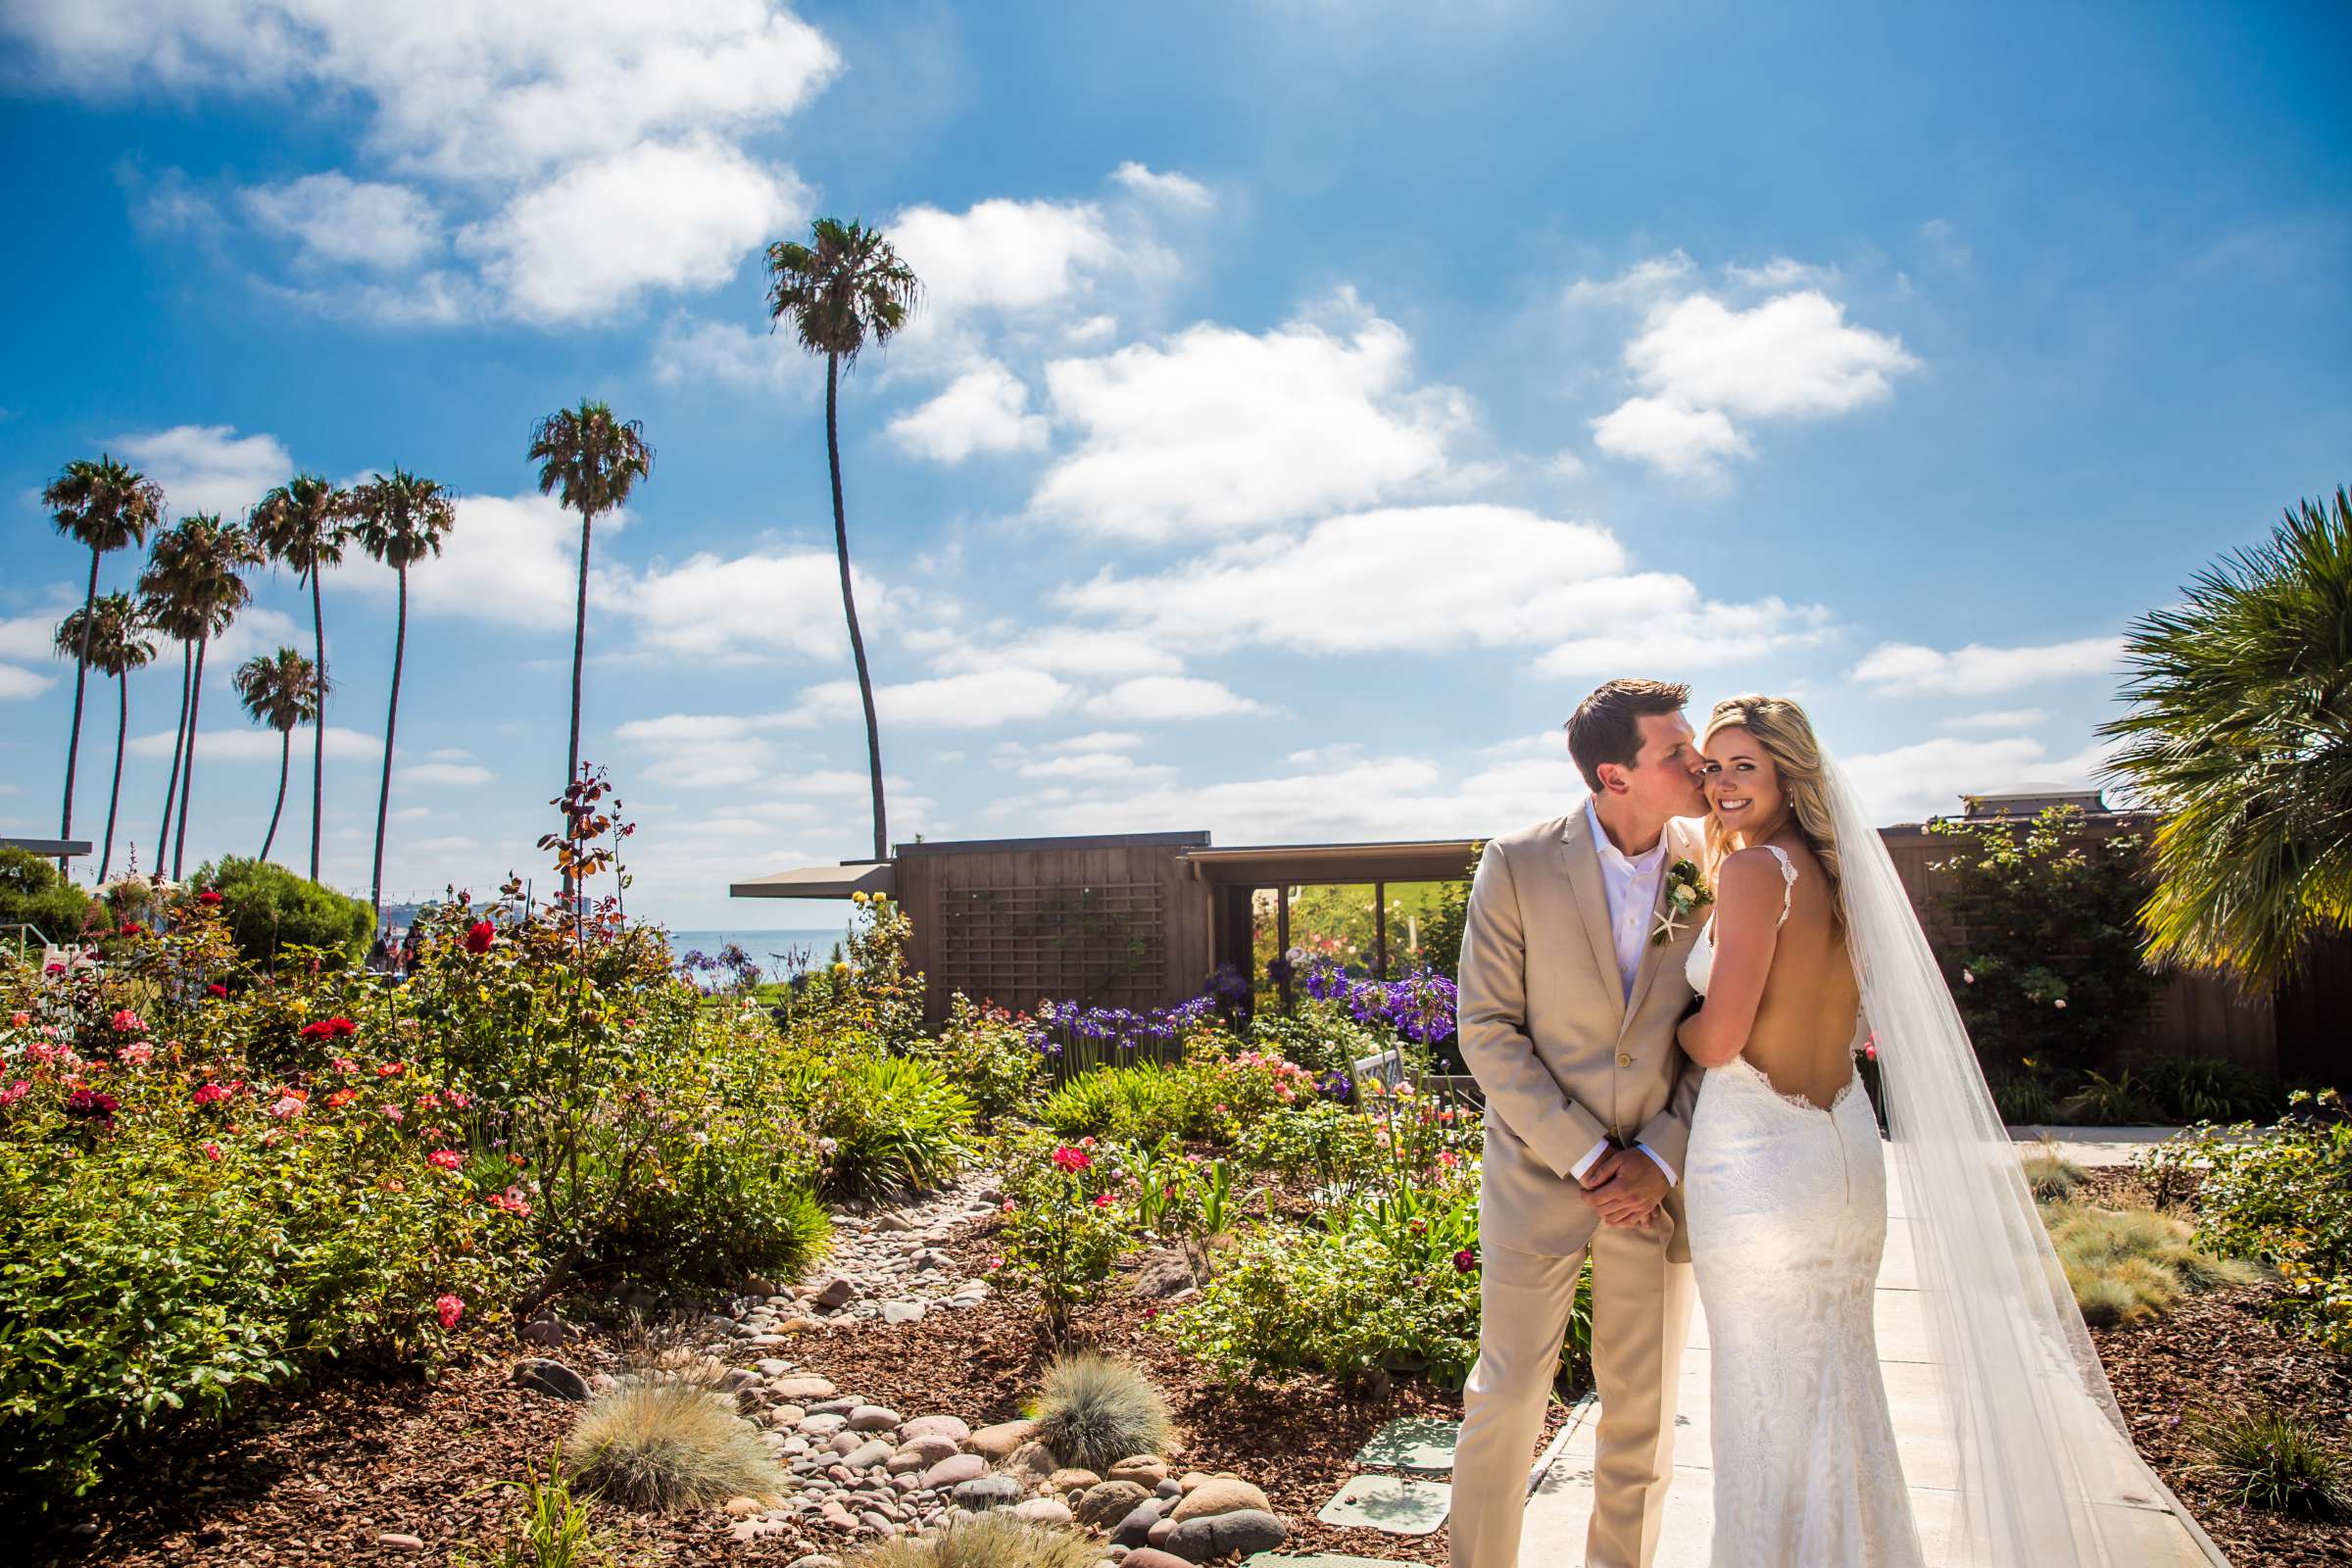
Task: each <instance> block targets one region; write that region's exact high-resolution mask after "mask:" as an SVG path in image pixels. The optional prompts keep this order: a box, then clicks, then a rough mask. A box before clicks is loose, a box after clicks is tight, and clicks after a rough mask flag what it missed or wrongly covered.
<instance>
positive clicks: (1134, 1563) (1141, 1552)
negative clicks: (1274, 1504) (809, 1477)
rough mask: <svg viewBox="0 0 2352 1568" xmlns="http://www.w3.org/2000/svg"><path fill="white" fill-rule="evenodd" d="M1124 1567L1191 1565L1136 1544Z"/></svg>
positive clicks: (1154, 1567)
mask: <svg viewBox="0 0 2352 1568" xmlns="http://www.w3.org/2000/svg"><path fill="white" fill-rule="evenodd" d="M796 1568H797V1565H796ZM1126 1568H1193V1565H1192V1564H1191V1563H1189V1562H1187V1561H1185V1560H1184V1559H1183V1558H1182V1557H1179V1556H1177V1555H1175V1554H1174V1553H1173V1552H1166V1551H1161V1550H1160V1549H1159V1548H1158V1547H1157V1546H1138V1547H1136V1548H1135V1550H1133V1551H1131V1552H1129V1553H1128V1554H1127V1557H1126Z"/></svg>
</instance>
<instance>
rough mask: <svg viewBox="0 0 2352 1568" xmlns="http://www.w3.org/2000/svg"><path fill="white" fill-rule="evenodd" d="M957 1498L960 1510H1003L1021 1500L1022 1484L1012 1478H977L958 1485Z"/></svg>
mask: <svg viewBox="0 0 2352 1568" xmlns="http://www.w3.org/2000/svg"><path fill="white" fill-rule="evenodd" d="M955 1497H956V1506H957V1507H959V1508H971V1509H975V1510H977V1509H985V1508H1001V1507H1003V1506H1005V1504H1006V1503H1012V1502H1018V1501H1020V1500H1021V1484H1020V1483H1019V1482H1018V1481H1015V1480H1014V1479H1013V1478H1012V1477H1010V1476H975V1477H973V1478H972V1479H971V1480H969V1481H963V1482H958V1483H957V1484H956V1492H955Z"/></svg>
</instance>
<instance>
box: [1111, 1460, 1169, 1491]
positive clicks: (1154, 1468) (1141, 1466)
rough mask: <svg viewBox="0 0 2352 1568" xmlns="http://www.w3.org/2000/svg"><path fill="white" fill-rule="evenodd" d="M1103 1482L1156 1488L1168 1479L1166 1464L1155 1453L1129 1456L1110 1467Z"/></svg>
mask: <svg viewBox="0 0 2352 1568" xmlns="http://www.w3.org/2000/svg"><path fill="white" fill-rule="evenodd" d="M1103 1479H1104V1480H1105V1481H1132V1482H1134V1483H1135V1484H1136V1485H1137V1486H1139V1487H1153V1488H1156V1487H1157V1486H1158V1485H1159V1484H1160V1483H1161V1482H1162V1481H1165V1480H1167V1479H1168V1462H1167V1461H1166V1460H1165V1459H1162V1458H1161V1457H1160V1456H1159V1455H1158V1454H1156V1453H1138V1454H1131V1455H1129V1456H1128V1457H1127V1458H1124V1459H1121V1460H1120V1461H1119V1462H1118V1463H1117V1464H1114V1465H1112V1466H1111V1467H1110V1474H1108V1475H1107V1476H1104V1477H1103Z"/></svg>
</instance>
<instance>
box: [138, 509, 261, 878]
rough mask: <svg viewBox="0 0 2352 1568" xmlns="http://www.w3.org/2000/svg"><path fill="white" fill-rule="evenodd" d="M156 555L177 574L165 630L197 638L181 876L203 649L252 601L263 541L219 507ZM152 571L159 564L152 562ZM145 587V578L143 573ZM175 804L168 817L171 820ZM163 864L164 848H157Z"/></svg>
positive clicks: (160, 544) (186, 746)
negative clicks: (250, 574) (252, 575)
mask: <svg viewBox="0 0 2352 1568" xmlns="http://www.w3.org/2000/svg"><path fill="white" fill-rule="evenodd" d="M155 554H156V560H157V563H158V564H163V565H164V566H165V569H166V570H167V571H168V572H169V574H170V577H171V579H172V581H171V586H170V587H169V588H168V589H165V590H164V592H165V594H166V595H167V596H168V597H170V598H171V599H172V600H173V601H175V602H174V603H173V605H172V618H171V620H170V621H169V622H165V623H164V624H165V629H166V630H168V631H172V633H173V634H174V635H176V636H178V637H179V638H180V639H181V641H182V642H183V643H184V642H187V641H189V640H191V639H192V640H193V641H194V643H195V662H194V663H193V665H192V667H191V668H190V670H189V674H188V682H187V687H186V691H187V698H186V704H185V707H186V714H187V716H186V719H185V721H184V723H183V725H182V729H181V733H182V736H183V741H182V744H181V745H180V747H179V754H178V755H179V780H178V783H179V821H178V825H177V827H176V828H173V829H172V880H173V881H175V882H176V881H177V880H179V874H180V868H181V866H182V865H183V864H184V863H185V859H186V855H187V848H188V803H189V801H190V800H191V799H192V798H193V797H194V795H195V793H196V726H197V721H198V719H199V718H200V716H201V714H202V712H203V709H204V653H205V649H206V648H207V647H208V646H209V645H210V644H211V642H212V640H213V639H214V638H215V637H218V636H220V635H221V633H222V632H224V631H226V630H228V628H229V627H230V626H231V625H232V624H234V623H235V621H236V618H237V613H238V612H239V611H241V610H243V609H244V608H245V607H246V606H247V605H249V604H251V603H252V602H253V590H252V589H251V588H248V587H247V586H245V578H244V573H245V572H246V570H248V569H249V568H251V567H254V566H258V565H260V564H262V549H261V546H260V545H258V544H256V543H254V539H253V535H252V534H251V533H250V532H248V531H247V530H246V529H245V528H244V526H243V525H241V524H238V523H223V522H222V521H221V514H219V513H218V512H200V513H197V514H195V515H192V516H186V517H182V518H180V519H179V523H178V525H177V526H176V527H174V528H173V529H172V532H171V533H169V534H167V535H165V536H164V537H163V538H161V539H158V540H157V541H156V551H155ZM149 569H150V570H153V569H154V567H153V566H150V568H149ZM142 586H144V579H143V578H142ZM170 814H171V813H170V809H169V807H168V806H167V809H166V812H165V815H166V822H167V826H169V825H170ZM156 861H157V865H158V867H159V868H160V867H161V865H162V861H163V847H162V846H161V845H160V844H159V845H158V846H157V847H156Z"/></svg>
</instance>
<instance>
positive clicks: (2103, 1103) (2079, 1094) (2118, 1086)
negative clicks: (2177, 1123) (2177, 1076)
mask: <svg viewBox="0 0 2352 1568" xmlns="http://www.w3.org/2000/svg"><path fill="white" fill-rule="evenodd" d="M2060 1113H2061V1114H2062V1115H2064V1116H2066V1117H2067V1118H2068V1119H2069V1120H2071V1121H2074V1122H2078V1123H2081V1124H2082V1125H2084V1126H2089V1127H2130V1126H2135V1125H2137V1124H2139V1123H2142V1122H2149V1121H2153V1120H2155V1119H2156V1117H2157V1116H2159V1115H2161V1114H2162V1112H2161V1111H2160V1110H2159V1108H2158V1107H2157V1104H2156V1102H2155V1100H2154V1098H2153V1097H2151V1096H2150V1095H2149V1093H2148V1090H2147V1085H2146V1084H2145V1083H2143V1082H2142V1081H2141V1080H2139V1079H2137V1078H2134V1077H2133V1076H2131V1068H2129V1067H2126V1068H2124V1069H2123V1070H2122V1071H2121V1072H2118V1073H2117V1074H2116V1075H2115V1076H2114V1077H2113V1078H2109V1077H2107V1076H2106V1075H2105V1074H2103V1073H2095V1072H2086V1073H2084V1074H2083V1075H2082V1088H2080V1089H2078V1090H2076V1091H2075V1092H2074V1093H2073V1094H2072V1095H2069V1096H2068V1097H2067V1099H2066V1103H2064V1104H2063V1105H2062V1106H2061V1107H2060Z"/></svg>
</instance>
